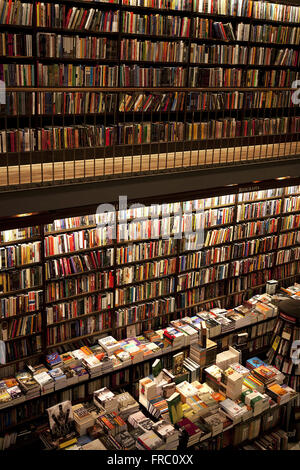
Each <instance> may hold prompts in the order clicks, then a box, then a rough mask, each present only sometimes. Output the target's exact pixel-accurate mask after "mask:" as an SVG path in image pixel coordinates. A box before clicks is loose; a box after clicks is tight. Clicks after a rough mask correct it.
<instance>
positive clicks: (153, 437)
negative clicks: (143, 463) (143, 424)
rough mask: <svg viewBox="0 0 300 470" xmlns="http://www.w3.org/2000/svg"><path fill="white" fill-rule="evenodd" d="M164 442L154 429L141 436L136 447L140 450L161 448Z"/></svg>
mask: <svg viewBox="0 0 300 470" xmlns="http://www.w3.org/2000/svg"><path fill="white" fill-rule="evenodd" d="M163 444H164V442H163V440H162V439H161V438H160V437H159V436H158V435H157V434H156V433H155V432H154V431H147V432H145V433H143V434H141V436H139V438H138V440H137V443H136V447H137V449H138V450H161V449H163Z"/></svg>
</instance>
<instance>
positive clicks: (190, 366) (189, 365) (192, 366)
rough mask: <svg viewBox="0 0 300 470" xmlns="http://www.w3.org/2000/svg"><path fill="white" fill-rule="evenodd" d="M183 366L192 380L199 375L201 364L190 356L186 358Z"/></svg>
mask: <svg viewBox="0 0 300 470" xmlns="http://www.w3.org/2000/svg"><path fill="white" fill-rule="evenodd" d="M183 368H184V369H186V370H187V371H188V372H189V378H190V382H193V381H194V380H196V379H197V378H198V377H199V373H200V365H199V364H197V362H195V361H193V360H192V359H191V358H190V357H187V358H186V359H184V361H183Z"/></svg>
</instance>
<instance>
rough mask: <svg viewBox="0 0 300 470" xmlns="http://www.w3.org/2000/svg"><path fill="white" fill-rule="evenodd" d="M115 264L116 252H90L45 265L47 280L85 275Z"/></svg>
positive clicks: (51, 261) (54, 260)
mask: <svg viewBox="0 0 300 470" xmlns="http://www.w3.org/2000/svg"><path fill="white" fill-rule="evenodd" d="M113 263H114V250H113V248H109V249H107V250H106V251H90V252H88V253H85V254H80V255H76V256H71V257H68V258H58V259H53V260H49V261H47V262H46V265H45V277H46V280H49V279H54V278H61V277H66V276H70V275H72V274H79V273H84V272H86V271H91V270H96V269H98V268H109V267H111V266H112V265H113Z"/></svg>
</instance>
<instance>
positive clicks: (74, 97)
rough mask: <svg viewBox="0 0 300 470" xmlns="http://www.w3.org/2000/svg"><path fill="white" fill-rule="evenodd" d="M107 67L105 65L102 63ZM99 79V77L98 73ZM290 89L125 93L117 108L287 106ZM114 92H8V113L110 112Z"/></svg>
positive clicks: (171, 108)
mask: <svg viewBox="0 0 300 470" xmlns="http://www.w3.org/2000/svg"><path fill="white" fill-rule="evenodd" d="M103 67H106V66H103ZM100 79H101V80H102V78H101V77H100ZM291 97H292V92H291V91H282V92H278V91H269V92H232V93H229V92H228V93H224V92H220V93H209V92H205V93H203V92H200V93H195V92H191V93H188V94H186V93H184V92H175V93H171V92H170V93H158V92H157V93H149V92H148V93H147V92H145V93H126V94H123V93H122V94H120V96H119V108H118V109H119V112H130V111H131V112H151V111H152V112H158V111H160V112H168V111H170V112H171V111H184V108H185V102H186V109H187V111H193V112H194V111H219V110H220V111H221V110H224V109H225V110H232V109H237V110H243V109H245V108H246V109H254V108H255V109H259V108H289V107H292V105H293V103H292V100H291ZM117 100H118V97H117V94H114V93H101V92H84V93H80V92H72V93H70V92H41V93H35V92H33V93H28V92H8V93H7V99H6V112H7V114H8V115H15V116H16V115H28V114H31V115H35V114H46V115H49V114H53V113H54V114H64V115H67V114H89V113H92V114H95V113H111V114H113V113H114V112H115V110H116V106H117Z"/></svg>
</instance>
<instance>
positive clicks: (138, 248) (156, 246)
mask: <svg viewBox="0 0 300 470" xmlns="http://www.w3.org/2000/svg"><path fill="white" fill-rule="evenodd" d="M176 251H177V247H176V241H175V240H174V238H169V240H157V241H151V242H145V243H138V244H132V245H128V246H121V247H118V248H117V254H116V264H117V265H120V264H126V263H133V262H137V261H143V260H146V259H150V258H157V257H160V256H170V255H175V254H176Z"/></svg>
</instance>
